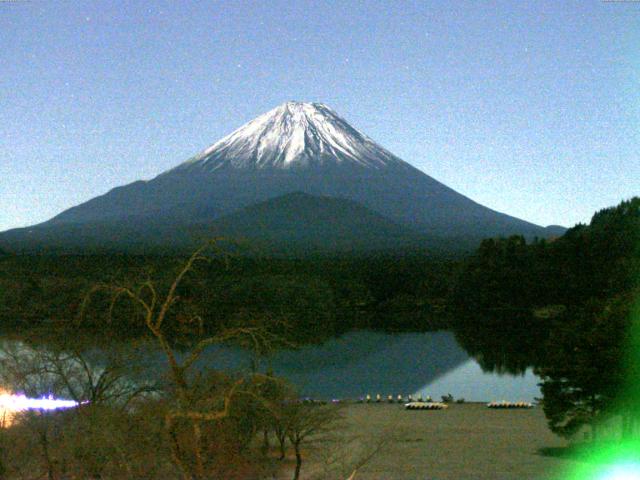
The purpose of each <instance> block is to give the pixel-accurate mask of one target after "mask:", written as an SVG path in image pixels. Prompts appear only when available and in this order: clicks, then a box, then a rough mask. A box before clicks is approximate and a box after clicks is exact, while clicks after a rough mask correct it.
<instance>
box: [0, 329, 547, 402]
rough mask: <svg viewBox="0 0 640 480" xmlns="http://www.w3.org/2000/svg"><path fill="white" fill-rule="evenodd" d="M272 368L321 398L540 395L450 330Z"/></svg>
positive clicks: (231, 366)
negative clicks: (494, 369)
mask: <svg viewBox="0 0 640 480" xmlns="http://www.w3.org/2000/svg"><path fill="white" fill-rule="evenodd" d="M145 356H146V357H147V358H148V360H149V366H150V368H151V369H152V370H153V371H155V372H157V373H159V372H161V371H162V370H163V369H164V368H165V366H166V364H165V362H164V357H162V355H161V354H160V353H159V352H157V351H153V350H151V349H150V351H149V353H148V354H147V353H146V352H145ZM250 364H251V355H250V354H249V353H247V352H245V351H242V350H240V349H237V348H230V347H213V348H209V349H208V350H206V351H205V352H204V354H203V356H202V357H201V359H200V361H199V363H198V367H199V368H202V369H206V368H211V369H224V370H242V369H246V368H248V366H249V365H250ZM267 368H270V369H272V370H273V371H274V372H275V374H277V375H279V376H282V377H284V378H286V379H288V380H289V381H290V382H291V383H293V384H294V385H296V386H297V387H298V389H299V391H300V393H301V394H302V395H303V396H309V397H312V398H317V399H333V398H339V399H345V398H349V399H357V398H360V397H364V396H366V395H367V394H369V395H371V396H372V397H375V395H376V394H380V395H381V396H382V397H383V398H386V397H387V395H393V396H394V397H396V396H397V395H403V396H407V395H409V394H411V395H414V397H417V396H418V395H422V396H423V397H425V398H426V396H427V395H429V396H431V397H432V398H433V399H434V400H439V399H440V397H441V396H442V395H446V394H451V395H453V396H454V397H455V398H464V399H465V400H467V401H481V402H486V401H492V400H511V401H516V400H523V401H533V400H534V398H535V397H540V396H541V394H540V390H539V388H538V387H537V383H538V381H539V380H538V378H537V377H536V376H535V375H533V373H531V372H527V373H526V374H525V375H523V376H512V375H499V374H494V373H485V372H483V371H482V369H481V368H480V366H479V365H478V364H477V363H476V362H475V361H474V360H473V359H472V358H470V357H469V355H468V354H467V353H466V352H465V351H464V349H462V348H461V347H460V346H459V345H458V343H457V342H456V340H455V337H454V335H453V333H450V332H435V333H433V332H432V333H401V334H389V333H379V332H368V331H362V332H352V333H348V334H346V335H343V336H341V337H339V338H334V339H331V340H328V341H326V342H324V343H322V344H318V345H308V346H305V347H303V348H300V349H298V350H287V351H279V352H277V353H275V354H273V355H271V356H270V357H268V358H264V359H261V361H260V369H267ZM0 387H1V386H0ZM5 387H6V386H5Z"/></svg>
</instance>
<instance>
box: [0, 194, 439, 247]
mask: <svg viewBox="0 0 640 480" xmlns="http://www.w3.org/2000/svg"><path fill="white" fill-rule="evenodd" d="M141 221H142V222H146V223H144V225H142V224H138V226H137V227H134V226H132V223H133V222H124V223H115V222H96V223H80V224H65V225H55V224H54V225H42V226H39V227H37V228H24V229H16V230H10V231H9V232H5V233H4V234H2V235H1V236H0V245H2V244H4V245H6V246H7V248H11V249H12V250H13V251H15V252H17V253H26V252H33V251H49V252H52V253H75V252H79V251H89V252H110V251H127V252H130V253H158V252H163V251H167V252H172V251H176V250H177V251H181V250H187V249H191V248H195V247H196V246H197V245H198V244H200V243H202V242H204V241H206V240H207V239H208V238H212V237H220V236H222V237H225V238H228V239H232V240H239V241H240V243H241V244H243V245H245V246H246V249H243V251H245V252H246V253H255V254H262V253H269V254H287V255H293V254H295V255H304V254H310V253H329V252H344V253H348V252H361V253H362V252H368V251H376V250H398V249H416V248H421V249H424V248H425V246H426V244H427V243H429V242H428V239H427V238H425V236H424V235H420V234H418V233H416V232H415V231H413V230H411V229H410V228H408V227H405V226H402V225H398V224H397V223H395V222H392V221H391V220H389V219H387V218H385V217H384V216H382V215H380V214H378V213H376V212H373V211H372V210H369V209H367V208H365V207H363V206H362V205H359V204H358V203H356V202H354V201H351V200H346V199H341V198H332V197H324V196H314V195H309V194H305V193H300V192H297V193H291V194H287V195H282V196H280V197H276V198H274V199H271V200H267V201H265V202H259V203H257V204H254V205H251V206H248V207H245V208H242V209H240V210H238V211H236V212H234V213H232V214H230V215H226V216H224V217H222V218H220V219H218V220H214V221H212V222H198V223H192V224H188V223H176V222H171V221H167V222H161V221H157V220H151V219H144V220H141ZM167 238H171V249H169V248H167V241H166V239H167Z"/></svg>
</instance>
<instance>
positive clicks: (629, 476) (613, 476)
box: [597, 463, 640, 480]
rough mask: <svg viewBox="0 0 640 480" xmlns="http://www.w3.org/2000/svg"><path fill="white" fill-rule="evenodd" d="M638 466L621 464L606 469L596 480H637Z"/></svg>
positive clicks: (635, 464) (639, 467)
mask: <svg viewBox="0 0 640 480" xmlns="http://www.w3.org/2000/svg"><path fill="white" fill-rule="evenodd" d="M639 479H640V464H638V463H622V464H620V465H614V466H612V467H611V468H608V469H606V470H605V471H604V472H602V474H600V475H598V477H597V480H639Z"/></svg>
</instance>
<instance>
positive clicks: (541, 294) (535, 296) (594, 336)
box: [450, 198, 640, 437]
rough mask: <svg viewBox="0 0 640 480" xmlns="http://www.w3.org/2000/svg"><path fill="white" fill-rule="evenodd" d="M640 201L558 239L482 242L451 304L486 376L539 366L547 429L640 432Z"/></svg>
mask: <svg viewBox="0 0 640 480" xmlns="http://www.w3.org/2000/svg"><path fill="white" fill-rule="evenodd" d="M639 301H640V198H634V199H632V200H629V201H625V202H622V203H621V204H620V205H618V206H616V207H613V208H608V209H605V210H602V211H599V212H597V213H596V214H595V215H594V216H593V219H592V221H591V223H590V225H577V226H576V227H574V228H572V229H570V230H568V231H567V232H566V234H565V235H563V236H562V237H561V238H559V239H557V240H555V241H553V242H546V241H536V242H533V243H532V244H527V243H526V242H525V241H524V240H523V239H522V238H521V237H511V238H509V239H502V240H485V241H484V242H483V243H482V245H481V246H480V248H479V250H478V251H477V253H476V254H475V255H474V256H473V258H471V259H470V260H468V261H467V262H466V264H465V267H464V269H463V271H462V274H461V276H460V277H459V279H458V281H457V282H456V283H455V287H454V292H453V295H452V298H451V300H450V304H451V305H452V306H453V307H454V308H455V310H456V313H455V315H452V316H451V318H455V323H454V325H453V326H454V328H455V330H456V331H457V333H458V335H457V336H458V339H459V340H460V342H461V343H462V345H463V346H464V347H465V348H466V349H467V350H468V351H469V352H470V353H471V354H472V355H473V356H475V357H476V358H477V359H478V360H479V361H480V363H481V364H482V366H483V367H484V368H486V369H490V370H499V371H511V372H519V371H523V370H524V369H526V368H527V367H535V370H536V372H537V373H538V374H539V375H540V376H541V377H542V380H543V383H542V393H543V395H544V409H545V413H546V415H547V418H548V420H549V426H550V427H551V429H552V430H553V431H554V432H556V433H559V434H561V435H564V436H567V437H571V436H573V435H574V434H576V433H577V432H578V431H579V430H580V429H581V428H582V427H583V426H585V425H590V426H591V429H592V435H593V436H594V437H597V434H598V425H599V424H600V423H601V422H605V421H608V420H610V419H611V417H612V416H615V417H616V418H618V419H619V421H620V425H621V428H620V429H619V430H620V431H621V432H622V435H623V437H633V436H636V435H638V434H640V431H639V430H640V410H639V407H638V405H640V315H639V314H640V311H639V310H638V307H639V304H638V302H639Z"/></svg>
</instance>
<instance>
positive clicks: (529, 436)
mask: <svg viewBox="0 0 640 480" xmlns="http://www.w3.org/2000/svg"><path fill="white" fill-rule="evenodd" d="M344 414H345V426H344V428H343V429H342V430H341V433H340V434H339V435H340V436H341V437H342V438H344V439H350V440H351V441H352V442H353V443H352V445H353V448H349V449H347V450H349V451H350V455H351V458H349V459H344V458H343V459H341V460H336V459H332V460H331V461H333V462H334V464H335V463H338V462H339V461H342V462H343V463H344V464H345V466H346V465H347V464H348V463H349V462H352V464H353V463H354V462H355V461H356V460H357V459H358V458H362V457H363V455H366V451H367V446H370V447H371V448H373V447H374V446H375V445H376V444H377V443H378V442H379V441H380V439H382V438H387V439H388V441H387V442H386V443H385V444H384V445H383V446H382V447H381V448H380V450H379V451H378V452H377V453H376V455H375V456H374V457H373V458H372V459H371V460H370V461H369V462H368V463H366V465H364V466H363V467H362V469H361V470H360V471H359V473H358V475H357V477H356V478H357V479H358V480H360V479H361V480H382V479H385V480H387V479H398V480H404V479H407V480H413V479H416V480H418V479H420V480H427V479H430V480H466V479H469V480H484V479H486V480H502V479H505V480H507V479H513V480H516V479H517V480H526V479H557V478H562V477H563V472H564V471H566V469H567V468H570V466H571V462H572V461H570V460H566V459H561V458H555V457H551V456H546V455H543V454H542V453H541V452H540V449H543V448H550V447H551V448H553V447H561V446H564V445H565V442H564V441H563V440H562V439H560V438H559V437H557V436H556V435H554V434H553V433H551V432H550V431H549V429H548V428H547V425H546V420H545V418H544V414H543V412H542V409H541V408H539V407H536V408H534V409H530V410H491V409H488V408H486V406H485V405H484V404H462V405H457V404H454V405H451V406H450V407H449V408H448V409H447V410H442V411H408V410H404V408H403V406H402V405H398V404H372V405H367V404H353V405H348V406H346V407H345V410H344ZM345 441H348V440H345ZM327 445H329V444H327ZM318 447H319V445H318ZM323 451H324V454H326V449H323V448H317V449H316V451H315V453H313V455H314V457H315V456H316V455H319V456H318V457H317V458H316V459H314V460H313V461H312V462H313V463H314V464H315V465H314V467H315V468H310V467H311V465H310V464H309V463H308V464H307V469H306V472H307V476H305V477H307V478H313V477H315V476H316V475H311V474H312V473H313V472H312V471H310V470H316V472H317V473H319V472H318V470H317V468H319V465H320V463H321V462H323V461H324V462H326V461H327V460H326V459H321V458H320V457H321V456H322V454H321V453H319V452H323ZM308 454H309V455H311V454H312V453H311V452H308ZM310 461H311V460H310ZM303 470H305V468H304V467H303ZM303 476H304V475H303ZM329 476H330V477H331V475H329ZM325 477H326V475H325ZM335 478H346V477H342V473H340V474H337V473H336V474H335Z"/></svg>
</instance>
